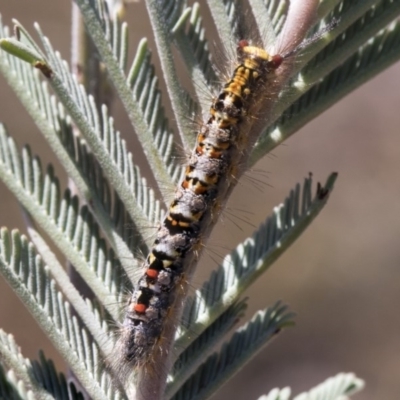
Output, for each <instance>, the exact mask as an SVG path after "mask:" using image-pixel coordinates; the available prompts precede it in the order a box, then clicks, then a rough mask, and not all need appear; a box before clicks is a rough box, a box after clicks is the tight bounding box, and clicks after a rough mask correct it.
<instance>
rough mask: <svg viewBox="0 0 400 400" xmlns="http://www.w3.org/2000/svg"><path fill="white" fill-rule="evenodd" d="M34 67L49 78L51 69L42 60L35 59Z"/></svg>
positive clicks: (51, 72)
mask: <svg viewBox="0 0 400 400" xmlns="http://www.w3.org/2000/svg"><path fill="white" fill-rule="evenodd" d="M34 67H35V68H37V69H38V70H40V71H41V73H42V74H43V75H44V76H45V77H46V78H48V79H51V77H52V75H53V70H52V69H51V68H50V67H49V66H48V65H47V64H46V63H45V62H43V61H36V62H35V64H34Z"/></svg>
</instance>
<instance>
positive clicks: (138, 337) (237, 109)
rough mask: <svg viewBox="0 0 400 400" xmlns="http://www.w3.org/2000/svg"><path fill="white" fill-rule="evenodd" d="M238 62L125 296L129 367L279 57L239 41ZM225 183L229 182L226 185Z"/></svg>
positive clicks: (147, 338)
mask: <svg viewBox="0 0 400 400" xmlns="http://www.w3.org/2000/svg"><path fill="white" fill-rule="evenodd" d="M237 56H238V64H237V66H236V68H235V69H234V71H233V73H232V75H231V77H230V78H229V80H228V81H227V83H226V84H225V85H224V86H223V87H222V89H221V90H220V92H219V93H218V95H217V96H216V97H215V98H214V100H213V102H212V104H211V107H210V111H209V116H208V117H207V119H206V120H205V123H204V124H203V125H202V126H201V128H200V129H199V132H198V134H197V139H196V144H195V147H194V149H193V151H192V153H191V156H190V158H189V161H188V163H187V166H186V171H185V175H184V178H183V180H182V181H181V183H180V184H179V185H178V187H177V189H176V192H175V195H174V198H173V201H172V202H171V204H170V207H169V211H168V213H167V215H166V217H165V219H164V220H163V221H162V223H161V225H160V227H159V229H158V231H157V234H156V239H155V241H154V244H153V246H152V248H151V250H150V253H149V255H148V256H147V258H146V260H145V262H144V265H143V271H144V272H143V274H142V275H141V277H140V278H139V280H138V282H137V284H136V286H135V288H134V290H133V293H132V295H131V297H130V299H129V301H128V304H127V308H126V312H125V318H124V321H123V323H122V327H121V332H120V338H119V342H118V349H119V352H120V353H121V354H120V355H121V358H122V360H123V361H122V362H123V363H125V365H126V366H129V368H130V369H131V370H134V369H137V368H139V367H142V366H145V365H146V364H147V363H148V361H149V359H150V358H151V355H152V353H153V350H154V346H157V345H159V342H160V340H161V337H162V332H163V329H164V327H165V320H166V318H167V315H168V311H169V310H170V308H171V307H172V306H173V304H174V300H175V293H176V287H177V285H179V282H181V281H182V279H184V276H185V273H186V272H187V271H186V270H185V265H188V264H190V260H193V259H194V258H195V257H196V256H197V254H198V251H199V247H200V246H201V235H202V234H204V231H205V230H206V229H207V226H208V225H210V221H212V220H213V219H215V218H216V216H217V215H218V212H219V209H218V201H217V200H218V198H219V196H220V195H221V191H224V190H226V186H227V181H228V180H229V178H228V177H232V176H235V166H236V163H237V158H238V157H239V155H240V153H241V152H242V151H243V148H245V146H246V138H245V137H243V136H244V134H243V129H242V125H243V124H244V122H245V121H246V120H248V119H249V118H251V110H252V107H253V106H254V104H256V103H257V101H258V99H259V97H260V91H261V90H260V88H265V87H266V85H268V80H269V76H270V75H271V73H272V72H273V71H274V70H276V69H277V68H278V67H279V66H280V65H281V63H282V62H283V60H284V57H283V56H281V55H274V56H271V55H270V54H269V53H268V52H266V51H265V50H264V49H262V48H259V47H256V46H252V45H250V44H249V43H248V42H247V41H246V40H241V41H240V42H239V43H238V46H237ZM228 185H229V183H228Z"/></svg>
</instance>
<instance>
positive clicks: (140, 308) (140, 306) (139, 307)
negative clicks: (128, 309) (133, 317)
mask: <svg viewBox="0 0 400 400" xmlns="http://www.w3.org/2000/svg"><path fill="white" fill-rule="evenodd" d="M133 308H134V310H135V311H136V312H137V313H139V314H144V313H145V311H146V308H147V307H146V306H145V305H144V304H135V307H133Z"/></svg>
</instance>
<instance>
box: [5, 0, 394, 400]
mask: <svg viewBox="0 0 400 400" xmlns="http://www.w3.org/2000/svg"><path fill="white" fill-rule="evenodd" d="M76 3H77V4H78V6H79V7H80V10H81V12H82V15H83V19H84V21H85V25H86V28H87V31H88V32H89V34H90V35H91V36H92V38H93V40H94V42H95V44H96V46H97V49H98V53H99V56H100V59H101V61H102V62H103V63H104V65H105V66H106V68H107V71H108V76H109V79H110V80H111V82H112V83H113V85H114V87H115V89H116V92H117V94H118V96H119V98H120V100H121V102H122V104H123V105H124V107H125V109H126V111H127V114H128V116H129V118H130V121H131V123H132V128H133V129H134V131H135V133H136V135H137V137H138V139H139V141H140V143H141V145H142V147H143V151H144V152H145V154H146V156H147V159H148V162H149V166H150V169H151V171H152V173H153V177H155V181H156V183H157V184H158V188H154V189H153V188H149V187H148V185H147V182H146V180H144V178H142V177H141V173H140V170H139V167H138V166H137V165H135V163H134V161H133V157H132V154H131V153H130V152H129V150H128V149H127V146H126V142H125V140H124V139H123V138H122V137H121V135H120V133H119V132H117V131H116V130H115V128H114V123H113V119H112V117H110V116H109V113H108V109H107V107H106V106H100V107H99V106H98V104H97V103H96V99H94V98H93V97H92V96H90V95H88V94H87V93H86V90H85V89H84V88H83V87H82V86H81V85H79V83H78V82H77V80H76V78H75V77H74V76H72V75H71V73H70V72H69V69H68V66H67V65H66V63H65V62H64V61H63V60H62V59H61V57H60V55H59V54H58V53H57V52H55V51H54V50H53V48H52V46H51V44H50V41H49V40H48V39H47V38H46V37H45V36H44V35H43V34H42V32H41V30H40V28H39V27H38V26H36V30H37V32H38V34H39V37H40V41H41V46H42V48H43V49H44V50H42V48H41V47H40V46H39V45H37V44H36V43H35V41H34V40H33V39H32V37H31V36H30V35H29V33H28V32H27V31H26V30H25V28H24V27H22V26H21V25H20V24H19V23H18V22H15V24H16V26H17V27H18V31H19V38H18V40H16V39H14V38H10V36H11V35H10V32H9V30H8V28H7V27H5V26H2V25H0V37H2V38H4V39H3V40H2V41H1V46H2V48H3V49H5V50H7V52H6V51H2V52H1V53H0V71H1V73H2V74H3V75H4V77H5V78H6V80H7V81H8V83H9V84H10V86H11V87H12V88H13V90H14V91H15V93H16V95H17V96H18V97H19V99H20V100H21V102H22V103H23V105H24V106H25V108H26V109H27V111H28V113H29V114H30V115H31V116H32V118H33V120H34V121H35V123H36V124H37V126H38V127H39V129H40V130H41V132H42V133H43V135H44V137H45V138H46V140H47V141H48V142H49V145H50V146H51V148H52V150H53V151H54V153H55V154H56V155H57V157H58V159H59V160H60V162H61V164H62V166H63V167H64V169H65V171H66V172H67V174H68V176H69V177H70V179H71V180H72V181H73V182H74V184H75V186H76V188H77V189H78V192H79V195H80V199H79V198H78V197H77V196H72V195H71V193H70V191H69V190H65V191H61V190H60V188H59V183H58V179H57V177H56V176H55V173H54V171H53V168H52V167H51V166H50V167H49V168H48V169H47V172H46V173H44V172H43V170H42V167H41V165H40V159H39V158H38V157H33V156H32V155H31V151H30V149H29V148H28V147H25V148H24V149H22V151H19V150H18V149H17V148H16V145H15V143H14V141H13V139H12V137H10V136H9V134H8V133H7V132H6V129H5V127H3V126H1V129H0V177H1V179H2V180H3V182H4V183H5V184H6V185H7V186H8V188H9V189H10V190H11V192H12V193H13V194H14V195H15V196H16V198H17V199H18V201H19V202H20V203H21V204H22V206H23V207H24V209H25V210H26V212H27V213H29V215H28V214H27V215H26V220H27V223H28V226H27V228H28V234H29V236H30V240H31V242H29V240H28V239H27V238H26V237H25V236H24V235H21V234H19V233H18V232H16V231H14V232H12V233H11V234H10V233H9V232H8V231H7V230H6V229H3V230H2V232H1V238H0V270H1V273H2V275H3V276H4V278H5V279H6V280H7V282H8V283H9V284H10V286H11V287H12V288H13V289H14V291H15V292H16V293H17V294H18V295H19V296H20V298H21V299H22V300H23V302H24V303H25V305H26V307H27V308H28V309H29V311H30V312H31V313H32V315H33V316H34V317H35V319H36V320H37V322H38V324H39V325H40V326H41V328H42V329H43V330H44V331H45V332H46V333H47V334H48V336H49V338H50V339H51V341H52V342H53V344H54V345H55V347H56V348H57V349H58V351H59V352H60V354H61V355H62V356H63V357H64V358H65V360H66V361H67V362H68V365H69V367H70V368H71V370H72V371H73V373H74V375H75V377H76V378H77V379H78V380H79V383H80V384H81V385H82V387H83V389H84V391H85V392H86V394H88V395H89V396H90V397H91V398H92V399H95V400H96V399H118V398H127V397H128V398H130V396H131V394H130V393H131V388H130V387H129V385H128V386H126V387H121V386H119V385H116V381H115V380H112V379H111V378H110V376H109V375H110V374H111V375H112V374H113V371H112V370H108V369H107V368H106V367H105V365H106V364H107V363H106V362H105V360H110V359H112V357H113V352H112V346H113V343H114V333H113V332H114V330H115V327H116V326H118V323H119V322H120V315H119V314H120V312H119V309H120V306H119V307H118V304H119V305H121V304H122V303H123V300H122V299H123V295H124V292H126V290H127V289H128V290H129V288H130V287H131V286H132V285H133V284H134V279H135V272H134V271H133V269H134V268H137V267H138V264H137V263H136V261H135V258H134V254H135V252H137V251H138V250H139V249H140V251H142V252H144V253H146V251H147V249H148V246H149V245H150V244H151V242H150V241H149V239H148V237H147V236H148V235H147V233H146V226H149V225H154V224H155V223H157V221H159V220H160V218H161V216H162V214H163V211H162V206H161V205H160V204H163V205H167V202H166V199H167V198H168V197H169V196H170V195H169V194H168V192H171V191H172V190H173V188H174V185H175V184H176V182H177V180H178V179H179V177H180V176H181V172H182V171H181V168H180V166H179V165H178V163H177V160H176V159H177V155H178V154H179V153H180V150H179V145H177V144H176V141H174V140H173V133H172V130H171V129H170V128H169V124H168V120H167V118H166V116H165V113H164V110H163V107H162V104H161V93H160V90H159V88H158V77H157V76H156V74H155V69H154V66H153V64H152V62H151V54H150V51H149V49H148V44H147V41H146V39H143V40H142V41H141V42H140V44H139V46H138V49H137V52H136V55H135V57H134V60H133V62H132V64H131V67H130V68H128V69H126V63H127V48H128V45H127V36H128V26H127V24H126V23H121V22H120V20H119V18H118V16H117V14H115V15H114V14H113V13H109V12H108V11H107V7H106V4H105V2H104V1H101V0H76ZM107 3H108V4H109V5H110V4H112V3H113V2H112V1H108V2H107ZM115 4H116V5H118V2H117V1H115ZM208 4H209V7H210V11H211V15H212V17H213V19H214V22H215V26H216V29H217V32H218V35H219V37H220V39H221V42H222V43H223V44H224V46H225V48H226V49H227V50H228V53H229V48H230V45H231V43H233V42H234V41H235V35H236V31H237V30H238V27H240V26H241V24H243V25H244V26H245V25H246V20H244V21H242V18H241V16H242V15H243V10H242V2H236V1H232V0H225V1H213V0H208ZM162 5H163V7H162V12H160V7H159V2H158V1H155V0H152V1H149V2H147V7H148V11H149V16H150V20H151V23H152V26H153V29H154V34H155V39H156V45H157V50H158V54H159V56H160V61H161V65H162V69H163V73H164V76H163V79H164V81H165V83H166V86H167V89H168V95H169V101H170V102H171V105H172V109H173V112H174V119H175V120H176V122H177V129H178V132H179V136H180V138H181V143H182V145H183V146H184V147H185V149H186V150H188V149H190V146H191V145H192V144H193V140H194V135H193V132H192V131H193V129H192V127H191V125H190V124H189V123H188V121H187V119H184V118H182V116H183V115H185V116H187V115H192V116H194V115H195V114H196V113H197V114H198V113H200V112H201V107H203V106H205V107H208V105H207V104H206V103H205V102H204V99H203V94H204V88H208V90H210V89H211V90H212V89H213V88H212V87H211V88H210V86H212V85H213V84H214V82H215V81H216V80H217V76H218V73H217V72H216V70H215V69H214V68H213V65H214V62H213V56H212V54H211V53H210V51H209V47H208V42H207V32H206V30H205V28H204V27H203V24H202V22H203V21H202V9H201V7H200V6H199V5H198V4H194V5H193V6H192V7H190V8H188V7H187V6H186V4H185V2H184V1H179V0H177V1H172V0H169V1H163V2H162ZM248 5H249V9H250V10H251V12H253V15H254V17H255V18H254V20H255V21H256V23H257V24H258V25H259V26H258V27H255V28H254V27H253V29H254V31H256V30H257V29H258V32H259V33H260V32H265V30H263V29H264V27H265V26H267V31H268V32H267V33H268V35H267V36H268V38H269V40H273V38H274V37H276V36H277V35H279V32H281V31H282V29H283V27H284V24H285V20H286V15H287V10H288V5H289V2H288V1H278V0H265V1H262V0H249V2H248ZM399 14H400V3H399V2H398V1H396V0H380V1H379V0H364V1H350V0H343V1H339V0H321V1H320V4H319V9H318V18H319V19H318V21H317V24H316V26H315V30H318V29H320V27H323V26H324V25H325V24H326V22H328V23H329V21H331V20H332V19H336V21H337V23H336V24H334V26H333V27H332V29H331V30H330V31H329V32H328V33H327V34H325V35H322V36H321V37H320V38H319V39H318V40H312V41H309V42H308V44H306V45H305V46H304V48H303V49H302V51H301V54H299V55H298V61H297V62H296V64H295V71H294V75H293V77H292V78H291V81H290V85H289V86H288V88H287V89H285V91H283V92H282V93H281V95H280V96H279V98H278V99H277V100H276V104H275V105H274V108H273V110H272V112H271V113H270V115H268V118H266V123H265V124H264V125H263V126H260V127H259V129H260V139H259V141H258V142H257V144H256V146H255V148H254V149H253V153H252V155H251V156H250V165H251V164H254V163H255V162H256V161H257V160H258V159H260V158H261V157H263V156H265V155H266V154H267V153H268V152H269V151H271V150H272V149H273V148H274V147H276V146H277V145H278V144H279V143H281V142H282V141H283V140H285V139H286V138H287V137H289V136H290V135H292V134H293V133H294V132H295V131H296V130H298V129H299V128H300V127H301V126H302V125H304V124H305V123H306V122H308V121H309V120H310V119H312V118H314V117H315V116H316V115H318V114H319V113H321V112H322V111H324V110H325V109H326V108H327V107H329V106H330V105H332V104H333V103H334V102H336V101H337V100H338V99H340V98H341V97H343V96H344V95H345V94H347V93H348V92H349V91H351V90H353V89H354V88H355V87H357V86H359V85H360V84H361V83H363V82H364V81H366V80H367V79H369V78H370V77H372V76H374V75H376V74H377V73H378V72H380V71H381V70H383V69H384V68H386V67H387V66H388V65H390V64H392V63H393V62H395V61H396V60H398V59H399V58H400V32H399V29H400V28H399V24H398V23H397V22H393V23H392V21H393V20H394V19H395V18H396V17H397V16H398V15H399ZM260 25H262V26H260ZM271 38H272V39H271ZM260 39H263V38H260ZM171 44H173V47H175V49H176V50H177V51H178V53H179V54H180V56H181V59H182V61H183V63H184V64H185V66H186V68H187V72H188V75H189V77H190V78H191V79H192V80H193V81H194V82H196V85H195V86H194V94H195V96H196V99H194V98H193V97H192V95H191V94H190V93H189V92H188V91H187V90H186V89H185V88H184V87H183V86H182V84H181V82H180V80H179V79H178V76H177V74H176V69H175V65H174V58H173V53H172V51H173V48H172V46H171ZM11 53H12V54H14V55H17V56H19V58H21V59H22V61H21V60H20V59H18V58H16V57H14V55H12V54H11ZM228 56H229V54H228ZM33 66H36V67H37V68H39V70H41V71H44V72H45V74H47V75H48V76H50V75H51V77H50V78H49V79H45V80H44V81H43V79H42V78H43V77H42V76H41V73H40V72H39V70H38V69H36V70H35V69H34V68H33ZM43 66H45V67H46V68H47V72H46V70H45V69H43ZM40 68H41V69H40ZM48 71H51V72H50V73H49V72H48ZM126 71H127V72H126ZM49 85H50V86H51V88H52V90H53V91H54V93H55V94H56V96H54V95H51V94H50V92H49ZM76 129H79V132H80V136H76V135H75V134H74V130H76ZM335 179H336V175H335V174H332V175H331V176H330V177H329V178H328V180H327V182H326V184H325V185H324V186H323V187H319V188H318V190H317V191H316V193H314V194H313V191H312V182H311V178H307V179H306V180H305V182H304V184H303V186H302V187H301V186H300V185H297V186H296V187H295V188H294V189H293V190H292V192H291V193H290V195H289V196H288V198H287V199H286V200H285V201H284V202H283V204H281V205H280V206H279V207H276V208H275V210H274V212H273V214H272V215H271V216H270V217H269V218H267V219H266V221H265V222H264V223H263V224H261V226H260V227H259V228H258V229H257V231H255V232H254V234H253V235H252V236H251V237H249V238H247V239H245V240H244V241H243V243H242V244H240V245H239V246H238V247H237V248H236V249H234V250H233V251H232V252H231V254H229V255H227V256H226V258H225V259H224V261H223V262H222V263H221V265H220V266H219V267H218V269H217V270H216V271H215V272H214V273H213V274H212V275H211V277H210V279H209V280H208V282H206V283H205V284H204V286H203V287H202V288H200V289H199V290H197V291H196V293H195V294H194V295H193V296H192V297H191V298H189V299H188V300H187V302H186V307H185V309H184V313H183V317H182V323H181V324H180V326H179V327H178V330H177V332H176V342H175V348H176V351H175V352H174V354H175V357H176V359H175V360H174V361H175V364H174V366H173V367H172V369H171V371H170V377H169V380H168V382H169V383H168V386H167V389H166V394H165V396H166V398H174V399H205V398H208V397H209V396H211V395H212V393H214V392H215V391H216V390H217V389H218V387H220V386H221V385H222V384H223V383H224V382H225V381H226V380H227V379H229V378H230V377H231V376H232V375H233V374H234V373H235V372H236V371H237V370H238V369H239V368H240V367H241V366H243V364H244V363H245V362H246V361H248V360H249V359H250V358H251V357H252V356H253V355H254V354H255V353H256V352H257V351H259V350H260V348H261V347H262V346H263V345H264V344H265V343H267V342H268V341H269V340H270V339H271V338H272V337H273V336H275V335H276V334H277V333H278V332H279V331H280V330H281V329H283V328H284V327H286V326H288V325H291V324H292V317H293V315H292V313H290V312H288V311H287V308H286V306H284V305H282V304H280V303H277V304H275V305H273V306H272V307H268V308H266V309H265V310H264V311H259V312H257V313H256V314H255V316H254V317H253V319H252V320H251V321H250V322H248V323H247V324H244V325H243V326H242V327H241V328H239V329H238V330H237V331H236V333H235V334H234V335H233V336H232V338H231V339H230V341H229V342H227V343H225V344H224V345H223V346H222V348H221V349H220V350H218V351H216V350H215V349H216V348H218V347H217V346H218V345H219V344H220V343H222V342H223V341H224V338H225V336H226V334H227V333H228V332H229V331H231V329H232V327H233V326H234V325H235V323H236V322H237V320H239V319H241V318H242V317H243V312H244V309H245V308H246V301H245V300H243V299H242V300H241V299H240V298H241V296H242V295H243V292H244V290H245V289H247V288H248V287H249V286H250V285H251V284H252V283H253V282H254V281H255V280H256V279H257V277H259V276H260V274H261V273H263V272H264V271H265V270H266V269H267V268H268V267H269V266H270V265H271V264H272V263H273V262H274V261H275V260H276V259H277V258H278V257H279V256H280V255H281V254H282V253H283V252H284V251H286V250H287V249H288V248H289V246H290V244H291V243H293V241H294V240H296V239H297V237H299V236H300V235H301V233H302V232H303V231H304V229H305V228H306V227H307V226H308V225H309V224H310V223H311V221H312V220H313V218H315V217H316V215H317V214H318V213H319V211H320V210H321V209H322V208H323V206H324V205H325V204H326V202H327V199H328V197H329V196H328V195H329V193H330V192H331V191H332V189H333V184H334V181H335ZM161 188H163V189H164V190H161V192H162V194H163V195H165V198H161V199H160V200H159V201H158V200H157V199H156V195H155V193H157V192H159V190H158V189H161ZM165 188H167V190H165ZM80 203H83V205H80ZM36 226H37V227H39V228H40V230H41V231H42V232H44V233H45V234H46V235H47V237H48V238H49V239H50V240H51V241H52V242H53V243H51V244H50V243H46V241H45V240H44V239H43V238H42V236H41V235H40V233H39V232H38V230H37V229H36ZM127 226H130V227H134V231H135V234H134V235H132V234H131V231H128V230H127ZM54 246H56V247H57V248H58V250H59V251H60V252H61V253H62V255H63V256H64V257H65V259H66V260H68V261H69V262H70V263H72V265H73V266H74V267H75V269H76V270H77V271H78V273H79V274H80V276H81V277H82V278H83V280H84V281H85V282H86V284H87V285H88V286H89V288H90V289H91V290H92V292H93V293H94V295H95V300H94V301H93V302H92V301H89V300H88V299H85V298H84V297H82V295H81V294H80V293H79V291H78V290H77V288H75V287H74V285H73V284H72V283H71V282H70V281H69V278H68V276H67V274H66V273H65V271H64V270H63V268H62V266H61V263H60V262H59V261H58V260H57V257H56V255H55V254H54V252H53V250H52V247H54ZM60 289H61V290H60ZM72 308H73V310H74V313H72V312H71V310H72ZM0 360H1V364H0V397H4V398H10V399H52V398H55V399H81V398H82V396H83V395H82V393H80V392H79V390H78V389H77V388H76V386H75V385H74V384H73V383H70V384H67V383H66V380H65V378H64V376H63V375H62V374H59V373H58V372H57V371H56V370H55V368H54V366H53V365H52V363H51V362H49V361H47V360H46V358H45V357H44V355H43V354H41V355H40V362H36V361H33V362H31V361H29V360H27V359H25V358H24V357H23V356H22V355H21V354H20V352H19V349H18V346H17V345H16V344H15V342H14V340H13V338H12V337H11V336H9V335H6V334H5V333H3V332H1V333H0ZM111 365H113V363H111ZM361 387H362V382H361V381H360V380H359V379H357V378H355V377H354V376H353V375H351V374H342V375H338V376H337V377H335V378H331V380H328V381H326V382H324V383H323V384H321V385H320V386H318V387H316V388H315V389H313V390H311V391H310V392H309V393H307V394H303V395H299V396H298V397H296V399H299V400H300V399H311V398H312V399H319V398H324V399H325V398H327V399H328V398H329V399H332V400H334V399H339V398H341V396H345V395H349V394H351V393H352V392H354V391H356V390H359V389H360V388H361ZM321 393H322V394H321ZM328 394H329V395H328ZM289 395H290V391H289V390H288V389H283V390H278V389H274V390H273V391H271V392H270V393H269V394H268V395H266V396H264V397H263V399H268V400H272V399H276V400H278V399H281V400H283V399H288V398H289ZM325 395H326V396H327V397H324V396H325Z"/></svg>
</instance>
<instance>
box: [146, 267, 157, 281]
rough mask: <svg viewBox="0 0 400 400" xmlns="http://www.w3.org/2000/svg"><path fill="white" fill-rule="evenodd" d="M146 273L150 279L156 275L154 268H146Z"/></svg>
mask: <svg viewBox="0 0 400 400" xmlns="http://www.w3.org/2000/svg"><path fill="white" fill-rule="evenodd" d="M146 275H147V276H148V277H149V278H151V279H156V278H157V276H158V271H157V270H155V269H148V270H147V271H146Z"/></svg>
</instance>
